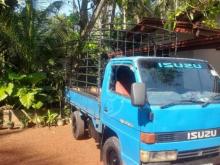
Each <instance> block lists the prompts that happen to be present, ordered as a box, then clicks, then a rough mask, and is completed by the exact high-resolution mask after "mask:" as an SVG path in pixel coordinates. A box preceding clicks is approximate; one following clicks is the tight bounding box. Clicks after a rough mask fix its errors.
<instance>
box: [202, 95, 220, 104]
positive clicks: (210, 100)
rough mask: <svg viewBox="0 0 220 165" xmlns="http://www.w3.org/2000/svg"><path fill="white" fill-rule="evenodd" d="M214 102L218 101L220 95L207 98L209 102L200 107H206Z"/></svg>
mask: <svg viewBox="0 0 220 165" xmlns="http://www.w3.org/2000/svg"><path fill="white" fill-rule="evenodd" d="M215 100H220V94H216V95H214V96H211V97H210V98H209V100H208V101H206V102H205V103H204V104H203V105H202V107H206V106H208V105H209V104H211V103H212V102H213V101H215Z"/></svg>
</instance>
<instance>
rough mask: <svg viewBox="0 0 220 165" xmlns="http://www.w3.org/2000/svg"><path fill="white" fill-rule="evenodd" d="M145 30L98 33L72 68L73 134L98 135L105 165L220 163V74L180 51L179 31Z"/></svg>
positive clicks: (69, 88) (67, 94)
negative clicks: (181, 54)
mask: <svg viewBox="0 0 220 165" xmlns="http://www.w3.org/2000/svg"><path fill="white" fill-rule="evenodd" d="M111 27H112V26H111ZM142 29H143V30H145V31H146V33H143V32H136V31H132V30H130V31H125V30H122V31H111V32H107V31H105V30H102V31H100V32H97V31H96V32H94V34H95V35H94V37H91V38H92V40H93V41H97V42H96V43H95V44H94V43H91V40H90V41H89V43H88V44H87V48H89V47H92V51H88V52H89V53H85V52H84V53H82V54H77V57H78V59H77V60H75V61H74V60H73V61H71V64H70V66H73V67H67V68H69V69H67V70H70V71H69V72H68V73H67V75H66V77H67V78H68V79H67V80H66V82H68V83H67V85H66V89H65V100H66V102H67V103H69V104H70V105H71V107H72V108H71V109H72V115H71V118H72V132H73V136H74V137H75V139H83V138H85V137H93V138H94V139H95V140H96V142H97V143H99V146H100V151H101V159H102V160H103V162H104V165H183V164H184V165H216V164H218V163H220V155H219V154H220V77H219V75H218V73H217V72H216V71H215V69H214V68H213V67H212V66H211V65H210V64H208V62H207V61H204V60H198V59H197V60H196V59H187V58H178V57H177V56H176V51H177V48H176V45H177V44H176V43H175V42H176V41H177V38H176V34H175V33H173V32H169V31H167V30H163V29H161V28H159V29H156V28H155V27H150V28H148V27H144V28H142ZM148 30H149V31H148ZM152 31H154V32H153V34H151V33H150V32H152ZM161 31H162V32H161ZM156 32H158V34H156ZM97 34H104V35H108V36H107V37H105V36H101V37H99V38H98V39H96V38H95V36H98V35H97ZM164 34H167V35H164ZM114 41H115V42H114ZM172 41H174V42H172ZM97 43H99V46H98V47H96V46H97ZM96 48H98V49H97V50H96ZM107 48H108V49H107ZM70 49H71V46H70ZM112 52H113V53H112ZM75 58H76V57H75Z"/></svg>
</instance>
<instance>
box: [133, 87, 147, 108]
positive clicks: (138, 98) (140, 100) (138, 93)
mask: <svg viewBox="0 0 220 165" xmlns="http://www.w3.org/2000/svg"><path fill="white" fill-rule="evenodd" d="M131 103H132V104H133V105H134V106H144V105H145V103H146V87H145V84H144V83H133V84H132V86H131Z"/></svg>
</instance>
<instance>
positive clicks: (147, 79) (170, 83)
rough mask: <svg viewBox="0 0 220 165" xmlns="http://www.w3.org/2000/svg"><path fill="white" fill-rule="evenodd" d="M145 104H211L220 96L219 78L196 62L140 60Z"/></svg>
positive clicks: (203, 64)
mask: <svg viewBox="0 0 220 165" xmlns="http://www.w3.org/2000/svg"><path fill="white" fill-rule="evenodd" d="M139 69H140V73H141V78H142V81H143V82H144V83H145V84H146V90H147V91H146V92H147V97H148V102H149V103H150V104H155V105H164V104H168V103H172V102H175V101H176V102H179V101H183V100H189V99H192V100H200V101H210V100H211V98H213V96H215V95H219V94H220V78H219V76H218V74H217V72H216V71H215V70H213V69H212V68H211V67H210V66H209V65H208V64H207V63H205V62H200V61H195V60H187V59H186V60H178V59H175V60H174V59H166V60H165V59H158V60H155V59H154V60H140V61H139Z"/></svg>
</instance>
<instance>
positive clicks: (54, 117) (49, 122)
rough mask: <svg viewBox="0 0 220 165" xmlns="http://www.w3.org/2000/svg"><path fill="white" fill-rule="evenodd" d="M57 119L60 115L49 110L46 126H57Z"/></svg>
mask: <svg viewBox="0 0 220 165" xmlns="http://www.w3.org/2000/svg"><path fill="white" fill-rule="evenodd" d="M57 117H58V114H57V113H55V112H52V111H51V110H48V111H47V115H46V116H45V119H46V124H47V125H48V126H49V127H50V126H52V125H55V124H56V121H57Z"/></svg>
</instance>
